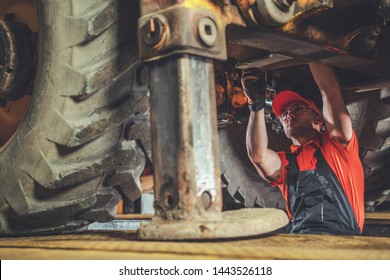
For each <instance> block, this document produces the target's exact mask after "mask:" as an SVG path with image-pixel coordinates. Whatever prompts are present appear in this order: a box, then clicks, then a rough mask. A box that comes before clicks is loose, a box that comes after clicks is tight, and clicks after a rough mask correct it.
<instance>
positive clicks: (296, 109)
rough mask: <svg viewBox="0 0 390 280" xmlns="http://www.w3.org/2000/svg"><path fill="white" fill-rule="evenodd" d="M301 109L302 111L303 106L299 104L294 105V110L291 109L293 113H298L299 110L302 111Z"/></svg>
mask: <svg viewBox="0 0 390 280" xmlns="http://www.w3.org/2000/svg"><path fill="white" fill-rule="evenodd" d="M302 111H303V107H301V106H297V107H295V108H294V110H293V112H294V113H300V112H302Z"/></svg>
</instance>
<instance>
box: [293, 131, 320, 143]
mask: <svg viewBox="0 0 390 280" xmlns="http://www.w3.org/2000/svg"><path fill="white" fill-rule="evenodd" d="M317 135H319V132H318V131H317V130H312V131H311V132H310V133H306V134H305V135H302V136H298V137H291V141H292V142H293V144H294V145H297V146H303V145H305V144H306V143H307V142H310V141H311V140H313V139H314V138H316V137H317Z"/></svg>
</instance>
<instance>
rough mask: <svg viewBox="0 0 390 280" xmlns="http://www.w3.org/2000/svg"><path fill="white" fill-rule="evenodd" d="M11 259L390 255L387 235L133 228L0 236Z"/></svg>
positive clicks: (2, 251)
mask: <svg viewBox="0 0 390 280" xmlns="http://www.w3.org/2000/svg"><path fill="white" fill-rule="evenodd" d="M0 257H1V259H2V260H6V259H18V260H21V259H61V260H68V259H77V260H78V259H90V260H94V259H105V260H107V259H110V260H119V259H285V260H288V259H325V260H326V259H362V260H365V259H387V260H389V259H390V238H388V237H368V236H359V237H345V236H319V235H290V234H275V235H269V236H262V237H254V238H246V239H240V240H238V239H236V240H215V241H201V242H199V241H197V242H159V241H139V240H137V239H136V232H134V231H110V232H102V231H96V232H86V233H80V234H69V235H51V236H37V237H20V238H0Z"/></svg>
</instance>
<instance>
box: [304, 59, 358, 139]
mask: <svg viewBox="0 0 390 280" xmlns="http://www.w3.org/2000/svg"><path fill="white" fill-rule="evenodd" d="M309 67H310V70H311V72H312V74H313V77H314V80H315V81H316V83H317V85H318V88H319V89H320V92H321V96H322V101H323V110H322V113H323V116H324V120H325V125H326V129H327V130H328V131H329V133H330V135H332V136H333V137H334V138H335V139H337V140H338V141H339V142H341V143H342V144H343V145H346V144H348V142H349V141H350V140H351V138H352V131H353V130H352V121H351V117H350V116H349V113H348V111H347V108H346V107H345V103H344V100H343V97H342V95H341V88H340V84H339V82H338V80H337V77H336V74H335V72H334V70H333V68H332V67H330V66H328V65H324V64H318V63H310V64H309Z"/></svg>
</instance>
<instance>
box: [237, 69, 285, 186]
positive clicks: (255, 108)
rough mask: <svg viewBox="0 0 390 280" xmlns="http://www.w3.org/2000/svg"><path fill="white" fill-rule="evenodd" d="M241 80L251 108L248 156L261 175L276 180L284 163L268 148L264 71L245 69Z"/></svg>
mask: <svg viewBox="0 0 390 280" xmlns="http://www.w3.org/2000/svg"><path fill="white" fill-rule="evenodd" d="M241 82H242V86H243V89H244V93H245V95H246V96H247V97H248V103H249V109H250V110H251V114H250V117H249V122H248V127H247V131H246V147H247V152H248V156H249V158H250V160H251V161H252V163H253V164H254V166H255V167H256V169H257V171H258V173H259V174H260V176H261V177H263V178H264V179H266V180H268V181H276V180H277V179H278V178H279V176H280V172H281V166H282V164H281V160H280V158H279V156H278V155H277V154H276V153H275V152H274V151H272V150H270V149H268V136H267V129H266V124H265V118H264V117H265V116H264V107H265V91H266V83H265V79H264V73H262V72H260V71H259V70H255V69H247V70H244V71H243V74H242V79H241Z"/></svg>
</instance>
